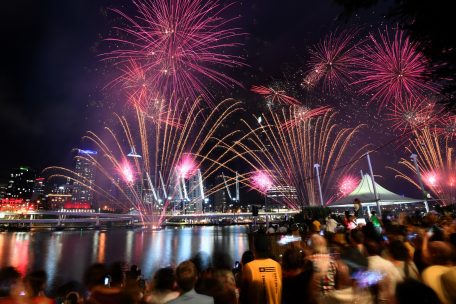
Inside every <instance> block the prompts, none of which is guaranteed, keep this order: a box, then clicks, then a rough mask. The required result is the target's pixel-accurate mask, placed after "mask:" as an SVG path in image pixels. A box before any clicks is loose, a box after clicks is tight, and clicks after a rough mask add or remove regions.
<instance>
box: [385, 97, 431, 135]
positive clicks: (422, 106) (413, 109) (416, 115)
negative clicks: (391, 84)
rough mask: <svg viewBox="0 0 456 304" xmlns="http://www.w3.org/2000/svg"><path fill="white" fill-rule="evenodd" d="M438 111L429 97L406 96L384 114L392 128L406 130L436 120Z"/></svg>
mask: <svg viewBox="0 0 456 304" xmlns="http://www.w3.org/2000/svg"><path fill="white" fill-rule="evenodd" d="M439 113H440V112H439V110H438V109H437V108H436V105H435V102H434V101H432V100H430V99H427V98H425V99H420V100H417V99H414V98H407V99H406V100H404V101H402V102H400V103H397V104H396V106H395V107H393V108H392V110H391V111H390V113H388V114H387V115H386V116H387V120H390V121H391V122H392V125H393V129H394V130H397V131H401V132H406V131H409V130H415V129H417V128H424V127H426V126H431V125H432V124H434V123H436V122H437V121H438V119H439V117H438V114H439Z"/></svg>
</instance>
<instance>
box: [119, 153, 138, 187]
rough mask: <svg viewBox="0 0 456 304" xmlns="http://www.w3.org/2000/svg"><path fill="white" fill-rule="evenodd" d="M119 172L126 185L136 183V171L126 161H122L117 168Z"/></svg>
mask: <svg viewBox="0 0 456 304" xmlns="http://www.w3.org/2000/svg"><path fill="white" fill-rule="evenodd" d="M117 171H118V172H119V173H120V176H121V178H122V180H123V181H124V182H125V183H127V184H132V183H133V182H134V181H135V173H134V170H133V168H132V167H131V164H130V163H129V162H128V161H127V160H126V159H124V160H123V161H122V163H121V164H120V165H119V167H118V168H117Z"/></svg>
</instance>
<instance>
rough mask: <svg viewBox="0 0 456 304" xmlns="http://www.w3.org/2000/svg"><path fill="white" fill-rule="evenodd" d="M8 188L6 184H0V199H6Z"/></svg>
mask: <svg viewBox="0 0 456 304" xmlns="http://www.w3.org/2000/svg"><path fill="white" fill-rule="evenodd" d="M7 189H8V186H7V185H6V184H0V199H2V198H6V191H7Z"/></svg>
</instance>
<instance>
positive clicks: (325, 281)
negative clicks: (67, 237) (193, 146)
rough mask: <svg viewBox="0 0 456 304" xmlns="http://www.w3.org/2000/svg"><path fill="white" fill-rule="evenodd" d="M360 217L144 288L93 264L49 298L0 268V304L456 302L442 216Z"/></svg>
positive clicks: (194, 266)
mask: <svg viewBox="0 0 456 304" xmlns="http://www.w3.org/2000/svg"><path fill="white" fill-rule="evenodd" d="M355 211H356V210H355ZM360 217H363V216H362V215H361V214H359V213H358V214H356V213H355V214H350V212H347V213H345V215H342V216H340V215H334V214H332V215H329V216H328V217H327V218H326V219H319V218H309V219H308V220H307V222H305V223H304V226H303V227H301V228H302V229H301V231H300V232H299V230H297V229H294V226H293V225H292V224H291V223H282V224H281V225H279V226H278V227H274V225H269V226H268V227H264V228H263V229H260V230H259V231H258V232H256V233H255V234H254V238H253V239H254V241H253V244H254V246H253V248H252V251H246V252H244V254H243V255H242V259H241V261H240V262H236V263H233V261H232V260H231V257H230V256H229V255H227V254H226V253H213V255H212V256H211V257H209V256H208V255H207V254H204V253H199V254H198V255H196V256H195V257H193V258H192V259H190V260H188V261H184V262H182V263H180V264H179V265H178V266H177V267H176V268H172V267H167V268H161V269H159V270H158V271H157V272H156V273H155V274H154V276H153V278H152V279H151V280H150V281H147V282H146V281H145V280H143V279H142V277H141V271H140V270H139V269H138V267H136V266H131V267H130V268H127V267H126V265H125V264H123V263H114V264H112V265H109V267H108V266H107V265H104V264H94V265H92V266H91V267H89V268H88V269H87V270H86V272H85V275H84V284H77V283H76V282H70V283H68V284H65V285H63V286H61V287H59V288H58V289H57V290H56V292H55V294H54V296H53V297H49V295H47V294H46V292H45V290H46V280H47V278H46V273H45V272H43V271H34V272H31V273H29V274H27V275H26V276H25V277H24V278H22V277H21V275H20V274H19V273H18V272H17V270H16V269H14V268H13V267H5V268H3V269H1V270H0V303H2V304H3V303H46V304H47V303H65V304H70V303H74V304H76V303H88V304H101V303H103V304H105V303H106V304H110V303H113V304H116V303H119V304H120V303H125V304H128V303H135V304H136V303H138V304H139V303H154V304H158V303H171V304H176V303H202V304H205V303H223V304H224V303H226V304H237V303H241V304H243V303H269V304H276V303H277V304H278V303H284V304H292V303H312V304H314V303H351V304H354V303H366V304H369V303H397V304H404V303H432V304H434V303H436V304H438V303H441V304H449V303H456V266H454V265H456V264H455V263H456V254H455V248H456V247H455V246H456V221H455V220H454V218H453V217H452V216H449V215H442V214H436V213H428V214H426V215H418V214H416V215H407V214H403V213H399V214H397V215H396V216H394V215H391V214H389V215H388V214H386V213H384V214H383V216H382V217H379V216H377V214H375V212H373V213H372V214H370V215H369V216H365V217H363V218H364V219H363V220H359V218H360ZM283 234H292V235H293V234H294V235H299V236H301V240H296V239H294V238H293V242H290V243H289V244H287V245H284V246H285V247H286V250H285V251H283V252H282V254H277V252H271V242H276V241H277V240H278V239H280V237H281V235H283ZM233 265H234V267H233Z"/></svg>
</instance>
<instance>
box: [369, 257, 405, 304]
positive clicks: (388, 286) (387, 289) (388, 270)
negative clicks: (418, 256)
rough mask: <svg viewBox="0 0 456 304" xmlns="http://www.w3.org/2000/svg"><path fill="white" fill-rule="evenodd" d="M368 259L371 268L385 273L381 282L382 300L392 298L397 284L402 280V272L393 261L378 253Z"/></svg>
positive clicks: (380, 296) (380, 293)
mask: <svg viewBox="0 0 456 304" xmlns="http://www.w3.org/2000/svg"><path fill="white" fill-rule="evenodd" d="M367 261H368V264H369V270H374V271H378V272H380V273H381V274H383V279H382V280H381V281H380V283H379V286H380V291H379V299H380V300H382V301H386V300H388V299H390V298H391V296H392V295H394V294H395V293H396V284H397V283H399V282H402V276H401V273H400V272H399V270H397V268H396V266H394V264H393V263H391V262H390V261H388V260H386V259H384V258H382V257H380V256H378V255H374V256H370V257H368V258H367Z"/></svg>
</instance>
